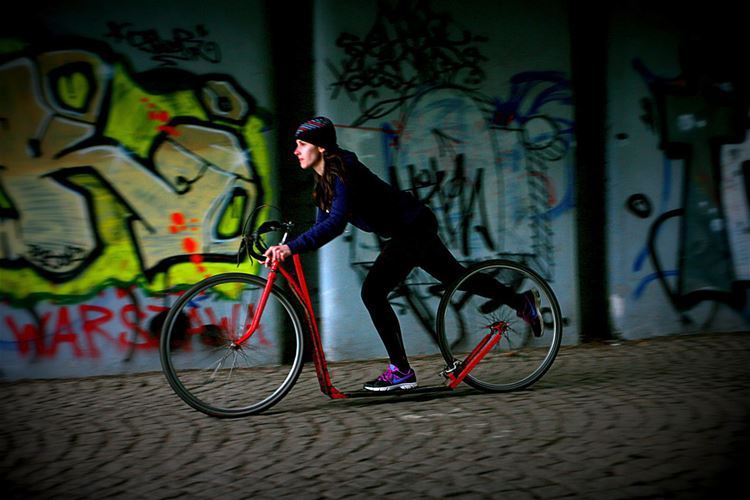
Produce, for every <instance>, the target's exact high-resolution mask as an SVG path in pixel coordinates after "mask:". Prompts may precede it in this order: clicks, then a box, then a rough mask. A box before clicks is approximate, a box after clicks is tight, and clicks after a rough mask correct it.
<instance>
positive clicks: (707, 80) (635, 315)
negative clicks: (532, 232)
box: [608, 3, 750, 338]
mask: <svg viewBox="0 0 750 500" xmlns="http://www.w3.org/2000/svg"><path fill="white" fill-rule="evenodd" d="M637 6H638V3H634V4H632V5H631V6H630V8H629V9H626V8H619V9H618V10H616V12H615V13H614V17H613V19H614V21H615V22H613V25H612V28H613V33H612V40H613V41H614V42H613V44H612V47H611V52H610V74H609V77H610V88H609V91H610V99H609V102H610V122H611V124H612V134H611V136H610V139H609V166H608V174H609V178H610V185H609V192H608V196H609V199H610V207H609V220H610V221H611V229H610V231H609V234H610V241H609V246H610V249H611V250H610V252H611V254H610V280H611V281H610V286H611V296H610V302H611V310H612V319H613V323H614V326H615V327H616V329H617V330H618V331H619V333H620V334H621V335H623V336H624V337H626V338H641V337H649V336H655V335H665V334H671V333H677V332H692V331H722V330H724V331H727V330H744V329H747V326H748V319H750V316H749V315H748V305H747V298H746V295H747V286H748V282H749V281H748V276H749V275H748V262H749V259H750V252H749V251H750V216H749V215H748V214H749V213H750V210H749V207H750V205H748V199H749V196H748V195H749V194H750V189H749V187H748V186H750V180H749V179H750V177H749V175H750V172H749V170H748V165H750V162H749V161H748V160H749V159H750V142H749V140H748V136H747V127H748V121H747V116H748V114H747V113H748V102H750V99H749V96H750V88H748V81H749V80H748V78H747V75H748V70H747V65H745V64H744V63H742V60H743V58H744V51H745V50H746V43H745V42H744V40H743V38H742V27H740V26H739V25H738V23H737V22H735V21H736V18H734V17H733V16H732V15H731V13H728V12H726V11H722V10H719V9H717V10H716V11H705V10H702V11H701V12H700V13H698V12H696V13H690V12H687V13H686V12H685V10H684V9H674V10H672V9H669V8H664V9H663V10H660V11H658V12H654V11H649V10H648V9H644V8H643V6H641V8H640V9H639V8H638V7H637Z"/></svg>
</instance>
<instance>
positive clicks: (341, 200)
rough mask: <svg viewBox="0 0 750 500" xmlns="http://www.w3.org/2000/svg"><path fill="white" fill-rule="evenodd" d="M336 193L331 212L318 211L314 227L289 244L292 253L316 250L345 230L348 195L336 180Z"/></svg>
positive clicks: (349, 208) (348, 205) (347, 215)
mask: <svg viewBox="0 0 750 500" xmlns="http://www.w3.org/2000/svg"><path fill="white" fill-rule="evenodd" d="M334 187H335V189H336V192H335V194H334V196H333V203H332V204H331V210H330V211H329V212H328V213H326V212H324V211H322V210H320V209H318V216H317V220H316V221H315V225H314V226H313V227H311V228H310V229H308V230H307V231H305V232H304V233H302V234H301V235H299V236H297V237H296V238H295V239H293V240H292V241H290V242H289V249H290V250H291V251H292V253H302V252H308V251H310V250H316V249H318V248H320V247H322V246H323V245H325V244H326V243H328V242H329V241H331V240H332V239H334V238H335V237H336V236H338V235H340V234H341V233H343V232H344V229H346V225H347V223H348V222H349V215H350V214H351V200H350V193H349V190H348V189H347V187H346V185H344V182H343V181H342V180H341V179H339V178H338V177H337V178H336V184H335V186H334Z"/></svg>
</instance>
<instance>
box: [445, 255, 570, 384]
mask: <svg viewBox="0 0 750 500" xmlns="http://www.w3.org/2000/svg"><path fill="white" fill-rule="evenodd" d="M489 280H495V281H497V282H500V283H502V284H504V285H506V286H508V287H510V288H511V289H512V290H513V291H515V292H516V293H523V292H526V291H528V290H533V289H535V290H537V291H538V293H539V298H540V309H541V313H542V334H541V336H539V337H536V336H534V335H533V333H532V331H531V327H530V326H529V324H527V323H526V322H525V321H524V320H523V319H521V318H520V317H518V316H517V314H516V310H515V309H513V308H512V307H511V306H509V305H508V304H503V303H499V302H497V301H495V300H494V299H493V298H491V297H487V296H486V294H487V286H486V284H487V283H488V281H489ZM478 282H479V283H482V284H484V285H485V286H483V287H477V286H474V285H475V284H476V283H478ZM480 292H481V293H483V294H484V295H480ZM500 327H502V328H501V330H502V331H503V333H501V337H500V341H499V342H498V343H497V344H496V345H495V346H494V347H493V348H492V350H490V351H489V352H488V353H487V355H486V356H485V357H484V358H483V359H482V360H481V362H480V363H479V364H478V365H476V366H475V367H474V369H473V370H472V371H471V372H470V374H469V375H468V376H467V377H466V378H465V379H464V381H465V382H466V383H467V384H469V385H471V386H472V387H475V388H477V389H481V390H485V391H495V392H504V391H512V390H517V389H522V388H525V387H528V386H530V385H531V384H533V383H534V382H536V381H537V380H539V378H541V377H542V375H544V373H545V372H546V371H547V370H548V369H549V367H550V366H551V365H552V362H553V361H554V359H555V356H557V352H558V350H559V349H560V341H561V339H562V328H563V324H562V313H561V312H560V305H559V304H558V302H557V298H556V297H555V294H554V292H553V291H552V288H551V287H550V286H549V284H547V282H546V281H545V280H544V279H543V278H542V277H541V276H539V274H537V273H536V272H534V271H533V270H531V269H529V268H528V267H526V266H524V265H522V264H519V263H517V262H513V261H509V260H490V261H486V262H482V263H480V264H478V265H475V266H474V267H471V268H469V269H468V270H467V271H466V272H465V273H464V274H463V275H462V276H461V277H460V278H459V279H458V280H456V282H455V283H454V284H453V285H451V286H450V287H449V288H448V290H446V292H445V294H444V295H443V298H442V299H441V301H440V305H439V307H438V314H437V334H438V343H439V346H440V351H441V353H442V355H443V357H444V358H445V361H446V363H447V364H448V367H449V368H452V367H454V366H455V367H460V366H462V365H463V363H464V361H465V360H466V358H467V356H468V355H469V353H470V352H471V351H472V350H473V349H474V347H475V346H477V344H479V343H480V341H481V340H482V339H483V338H485V337H486V336H487V335H488V334H489V333H491V332H492V331H493V329H494V330H495V331H497V330H498V329H499V328H500Z"/></svg>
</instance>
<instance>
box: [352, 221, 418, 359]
mask: <svg viewBox="0 0 750 500" xmlns="http://www.w3.org/2000/svg"><path fill="white" fill-rule="evenodd" d="M416 263H417V252H416V249H415V248H414V241H413V239H412V238H409V237H406V236H404V237H394V238H393V239H391V240H390V241H389V242H388V243H386V245H385V247H384V248H383V250H382V251H381V253H380V255H378V258H377V259H375V263H374V264H373V266H372V268H371V269H370V272H369V273H368V274H367V277H366V278H365V281H364V283H363V284H362V301H363V302H364V304H365V307H367V311H368V312H369V313H370V318H371V319H372V323H373V325H374V326H375V329H376V330H377V331H378V334H379V335H380V338H381V340H382V341H383V344H384V345H385V349H386V351H387V352H388V357H389V358H390V360H391V364H393V365H395V366H396V367H398V368H399V369H400V370H401V371H407V370H408V369H409V361H408V359H407V356H406V350H405V349H404V341H403V337H402V335H401V326H400V324H399V322H398V318H397V317H396V313H395V311H394V310H393V307H391V304H390V302H388V294H389V293H390V292H391V290H393V289H394V288H396V287H397V286H398V285H399V284H400V283H401V282H402V281H404V279H406V277H407V276H408V275H409V273H410V272H411V270H412V269H413V268H414V267H415V265H416Z"/></svg>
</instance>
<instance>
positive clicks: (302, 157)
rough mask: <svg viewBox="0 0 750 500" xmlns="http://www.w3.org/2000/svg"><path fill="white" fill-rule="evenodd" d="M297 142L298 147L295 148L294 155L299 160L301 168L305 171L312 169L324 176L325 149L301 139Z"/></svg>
mask: <svg viewBox="0 0 750 500" xmlns="http://www.w3.org/2000/svg"><path fill="white" fill-rule="evenodd" d="M296 142H297V147H296V148H294V155H295V156H296V157H297V160H299V166H300V167H302V168H303V169H304V170H307V169H308V168H312V169H313V170H315V171H316V172H318V174H320V175H323V151H325V149H324V148H321V147H318V146H316V145H314V144H310V143H309V142H305V141H300V140H299V139H297V141H296Z"/></svg>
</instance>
